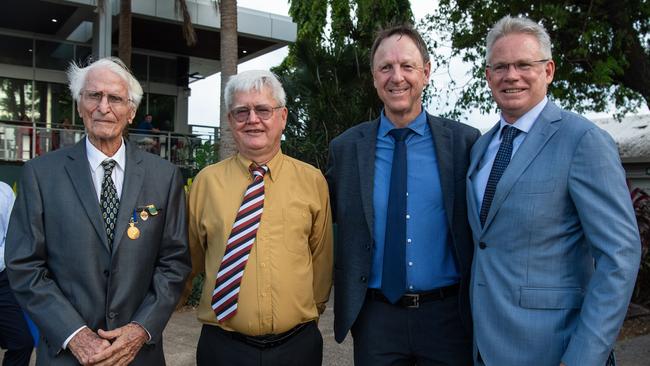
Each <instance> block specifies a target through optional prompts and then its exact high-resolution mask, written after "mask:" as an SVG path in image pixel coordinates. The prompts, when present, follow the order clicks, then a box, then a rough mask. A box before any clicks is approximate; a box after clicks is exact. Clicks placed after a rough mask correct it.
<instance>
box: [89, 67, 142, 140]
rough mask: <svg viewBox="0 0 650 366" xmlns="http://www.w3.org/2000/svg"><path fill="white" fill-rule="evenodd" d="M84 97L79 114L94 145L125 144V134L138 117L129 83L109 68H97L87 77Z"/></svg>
mask: <svg viewBox="0 0 650 366" xmlns="http://www.w3.org/2000/svg"><path fill="white" fill-rule="evenodd" d="M81 94H82V95H81V97H80V98H79V103H78V104H77V111H78V112H79V116H80V117H81V118H82V119H83V121H84V126H85V127H86V131H87V133H88V139H89V140H90V141H91V142H93V143H94V142H98V141H102V142H109V143H117V142H118V141H121V138H122V132H123V131H124V129H125V128H126V126H127V125H128V124H129V123H131V121H133V117H134V116H135V108H134V106H133V103H131V102H129V101H128V99H129V93H128V87H127V84H126V81H124V80H123V79H122V78H120V77H119V76H118V75H117V74H115V73H113V72H112V71H110V70H108V69H105V68H98V69H93V70H90V71H89V72H88V74H87V75H86V83H85V85H84V88H83V89H82V90H81Z"/></svg>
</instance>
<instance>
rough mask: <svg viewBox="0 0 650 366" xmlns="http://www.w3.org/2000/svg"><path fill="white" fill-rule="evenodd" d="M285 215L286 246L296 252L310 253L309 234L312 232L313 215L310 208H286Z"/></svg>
mask: <svg viewBox="0 0 650 366" xmlns="http://www.w3.org/2000/svg"><path fill="white" fill-rule="evenodd" d="M283 217H284V222H283V224H284V238H283V240H284V246H285V247H286V248H287V250H288V251H290V252H292V253H296V254H308V253H309V252H310V250H309V235H310V234H311V226H312V225H311V224H312V217H311V213H310V212H309V209H308V208H307V207H305V208H301V209H298V208H293V209H291V208H285V209H284V210H283Z"/></svg>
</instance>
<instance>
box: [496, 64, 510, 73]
mask: <svg viewBox="0 0 650 366" xmlns="http://www.w3.org/2000/svg"><path fill="white" fill-rule="evenodd" d="M507 68H508V65H506V64H496V65H494V71H498V72H501V71H505V70H506V69H507Z"/></svg>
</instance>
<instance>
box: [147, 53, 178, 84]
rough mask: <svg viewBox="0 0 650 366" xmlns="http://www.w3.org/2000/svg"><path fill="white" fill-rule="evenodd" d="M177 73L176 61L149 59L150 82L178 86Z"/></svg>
mask: <svg viewBox="0 0 650 366" xmlns="http://www.w3.org/2000/svg"><path fill="white" fill-rule="evenodd" d="M177 71H178V70H177V66H176V59H169V58H162V57H154V56H150V57H149V81H153V82H158V83H165V84H173V85H176V82H177V81H178V80H177V79H178V76H177Z"/></svg>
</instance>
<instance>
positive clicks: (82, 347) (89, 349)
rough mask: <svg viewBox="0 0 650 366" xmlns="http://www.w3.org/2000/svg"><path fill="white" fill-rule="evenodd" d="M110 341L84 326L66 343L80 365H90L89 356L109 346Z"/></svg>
mask: <svg viewBox="0 0 650 366" xmlns="http://www.w3.org/2000/svg"><path fill="white" fill-rule="evenodd" d="M110 345H111V343H110V342H109V341H107V340H106V339H102V338H100V337H99V336H98V335H97V333H95V332H93V331H92V330H90V328H88V327H85V328H83V329H81V330H80V331H79V333H77V334H75V336H74V337H72V339H71V340H70V342H69V343H68V349H69V350H70V351H71V352H72V354H73V355H74V357H76V358H77V361H79V363H80V364H82V365H91V364H92V363H91V358H92V356H94V355H95V354H97V353H100V352H101V351H103V350H105V349H107V348H108V347H110Z"/></svg>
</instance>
